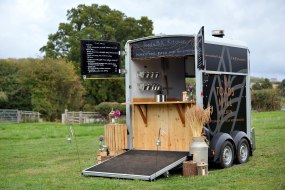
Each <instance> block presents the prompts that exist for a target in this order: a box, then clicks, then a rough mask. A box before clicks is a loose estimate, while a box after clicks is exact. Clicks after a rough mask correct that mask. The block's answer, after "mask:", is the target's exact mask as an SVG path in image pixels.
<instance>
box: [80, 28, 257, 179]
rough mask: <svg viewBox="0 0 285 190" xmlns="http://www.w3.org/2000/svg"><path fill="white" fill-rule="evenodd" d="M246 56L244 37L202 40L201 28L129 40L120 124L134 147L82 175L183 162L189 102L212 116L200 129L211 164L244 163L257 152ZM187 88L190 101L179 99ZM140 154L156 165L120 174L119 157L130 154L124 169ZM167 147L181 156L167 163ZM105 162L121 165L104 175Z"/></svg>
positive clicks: (187, 141)
mask: <svg viewBox="0 0 285 190" xmlns="http://www.w3.org/2000/svg"><path fill="white" fill-rule="evenodd" d="M216 36H218V37H221V36H222V35H217V34H216ZM249 55H250V54H249V50H248V48H247V46H246V44H245V43H243V42H238V41H234V40H229V39H225V38H217V37H212V36H211V37H206V39H205V40H204V28H203V27H202V28H201V30H200V31H199V33H198V34H197V35H161V36H151V37H145V38H140V39H136V40H130V41H128V42H127V43H126V45H125V63H126V64H125V68H126V73H125V83H126V125H127V129H128V130H127V131H128V149H129V150H130V151H133V152H129V151H127V152H126V153H123V154H122V155H119V156H118V157H119V158H116V157H115V158H112V159H110V160H108V161H105V162H103V163H102V164H103V165H104V167H103V165H102V166H100V164H98V165H95V166H93V167H91V168H88V169H86V170H84V171H83V172H82V173H83V174H84V175H88V176H90V175H91V176H106V177H119V178H132V179H143V180H152V179H154V178H156V177H157V176H158V174H159V175H161V174H163V173H164V172H167V171H168V170H170V169H171V168H173V167H175V166H177V165H179V164H181V163H182V162H183V161H184V160H186V159H187V156H186V155H188V154H187V152H188V153H189V145H190V144H191V143H192V137H193V134H192V132H191V130H190V127H189V126H188V125H187V123H189V118H187V117H185V115H187V114H186V113H187V111H189V109H190V108H191V107H192V106H194V105H197V106H199V107H203V108H206V107H208V106H210V107H211V120H210V122H209V123H208V124H207V125H206V126H205V127H204V131H205V136H206V138H207V140H208V141H209V161H210V162H214V163H217V164H220V165H221V167H223V168H226V167H231V166H232V164H233V161H234V160H236V161H237V162H238V163H244V162H247V161H248V158H249V156H250V155H252V152H253V150H254V149H255V142H254V130H252V129H251V127H250V126H251V123H250V118H251V115H250V114H251V113H250V111H251V105H250V76H249V71H250V66H249V64H250V61H249V57H250V56H249ZM191 79H192V80H191ZM189 81H191V82H192V84H188V83H189ZM193 81H195V84H194V83H193ZM189 85H191V86H195V88H194V90H193V92H194V93H193V96H192V97H191V99H190V100H189V99H188V100H185V99H183V92H184V91H185V89H186V88H187V86H189ZM140 151H142V152H141V153H142V155H144V156H145V157H144V158H146V159H148V162H147V163H148V166H147V167H146V170H147V169H149V168H156V169H157V170H153V171H151V172H150V173H149V174H147V175H146V176H145V175H141V174H136V173H135V172H134V171H132V172H131V173H127V174H126V173H124V170H125V171H127V170H128V169H127V168H123V167H122V168H120V167H119V165H120V163H119V162H118V160H122V159H120V156H121V157H122V158H123V156H124V154H127V155H129V156H125V158H124V159H123V160H125V159H129V160H128V161H127V162H128V163H129V164H126V165H124V167H128V165H131V167H135V165H136V164H134V165H133V164H132V162H136V163H137V164H138V162H140V161H143V160H139V157H140V156H139V154H140ZM157 152H160V156H161V157H160V159H161V160H164V161H165V163H168V164H166V165H163V166H161V167H162V168H157V157H155V154H157ZM173 152H177V155H180V156H178V157H177V158H176V159H174V160H172V161H170V162H167V161H166V160H167V156H166V155H168V154H171V153H173ZM183 152H184V153H183ZM185 153H186V154H185ZM131 155H134V156H133V158H135V159H132V156H131ZM164 155H165V157H164ZM141 157H143V156H141ZM137 159H138V160H137ZM112 160H113V161H112ZM116 162H118V163H116ZM149 162H150V163H151V162H153V164H150V163H149ZM173 163H175V164H173ZM141 164H143V163H141ZM96 167H97V171H96ZM110 167H113V168H117V169H118V168H120V169H118V170H116V172H112V171H108V172H105V173H104V168H110ZM148 167H149V168H148ZM158 171H159V172H158ZM116 173H117V174H116ZM142 173H144V172H142ZM105 174H106V175H105ZM132 176H133V177H132ZM140 176H143V177H140ZM149 176H151V177H149Z"/></svg>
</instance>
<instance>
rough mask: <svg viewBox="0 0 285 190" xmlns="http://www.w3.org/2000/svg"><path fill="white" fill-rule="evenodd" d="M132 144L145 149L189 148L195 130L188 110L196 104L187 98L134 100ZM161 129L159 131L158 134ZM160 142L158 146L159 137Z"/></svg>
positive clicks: (178, 149)
mask: <svg viewBox="0 0 285 190" xmlns="http://www.w3.org/2000/svg"><path fill="white" fill-rule="evenodd" d="M126 104H130V105H132V129H133V147H134V148H135V149H143V150H156V149H157V148H158V149H159V150H175V151H189V144H190V143H191V141H192V136H193V135H192V132H191V130H190V126H188V125H187V118H185V113H186V112H187V110H189V108H190V107H191V106H192V105H194V104H195V103H194V102H188V101H167V102H153V101H149V102H131V103H126ZM159 131H160V135H159ZM158 138H159V139H160V141H161V146H158V147H157V146H156V141H157V139H158Z"/></svg>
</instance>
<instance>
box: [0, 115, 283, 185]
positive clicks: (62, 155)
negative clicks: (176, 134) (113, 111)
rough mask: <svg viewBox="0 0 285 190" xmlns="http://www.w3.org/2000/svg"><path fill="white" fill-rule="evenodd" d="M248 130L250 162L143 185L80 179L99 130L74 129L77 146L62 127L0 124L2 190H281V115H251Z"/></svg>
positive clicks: (91, 160)
mask: <svg viewBox="0 0 285 190" xmlns="http://www.w3.org/2000/svg"><path fill="white" fill-rule="evenodd" d="M252 126H253V127H255V129H256V141H257V150H256V151H255V152H254V156H253V157H251V158H250V160H249V162H248V163H246V164H242V165H234V166H233V167H231V168H229V169H218V170H211V171H210V172H209V176H208V177H183V176H181V175H179V174H173V175H171V176H170V178H159V179H158V180H156V181H154V182H145V181H139V180H122V179H108V178H96V177H84V176H81V174H80V172H81V170H83V169H85V168H87V167H89V166H92V165H94V164H95V161H96V152H97V150H98V136H99V135H100V134H103V131H104V130H103V126H101V125H95V126H91V125H85V126H78V125H76V126H73V128H74V131H75V134H76V141H75V139H74V138H73V139H72V143H71V144H68V143H67V141H66V137H67V136H68V135H69V126H66V125H62V124H55V123H34V124H1V125H0V159H1V161H0V189H177V190H178V189H260V190H262V189H264V190H267V189H285V148H284V147H285V112H264V113H257V112H255V113H253V114H252ZM76 142H77V143H76ZM77 147H78V152H77ZM78 153H79V154H78ZM78 157H79V159H78Z"/></svg>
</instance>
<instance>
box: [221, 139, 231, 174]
mask: <svg viewBox="0 0 285 190" xmlns="http://www.w3.org/2000/svg"><path fill="white" fill-rule="evenodd" d="M233 162H234V148H233V145H232V143H231V142H229V141H225V142H224V143H223V145H222V149H221V152H220V165H221V167H222V168H229V167H231V166H232V165H233Z"/></svg>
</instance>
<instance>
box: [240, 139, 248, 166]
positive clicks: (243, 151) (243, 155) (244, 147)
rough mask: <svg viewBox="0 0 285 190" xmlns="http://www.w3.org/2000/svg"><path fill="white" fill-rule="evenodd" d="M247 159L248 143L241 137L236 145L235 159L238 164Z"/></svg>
mask: <svg viewBox="0 0 285 190" xmlns="http://www.w3.org/2000/svg"><path fill="white" fill-rule="evenodd" d="M248 159H249V145H248V142H247V140H246V139H244V138H242V139H241V140H240V141H239V143H238V147H237V161H238V163H239V164H242V163H245V162H247V161H248Z"/></svg>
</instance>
